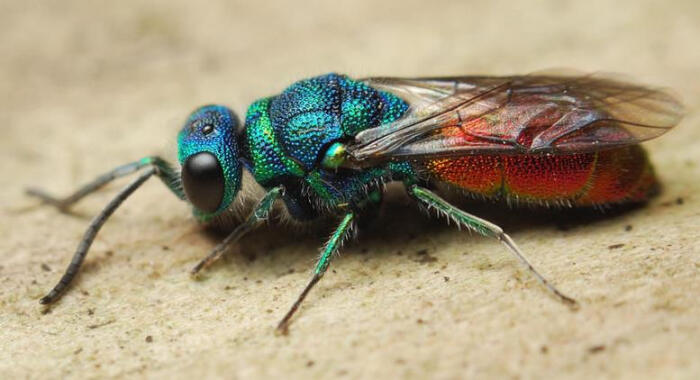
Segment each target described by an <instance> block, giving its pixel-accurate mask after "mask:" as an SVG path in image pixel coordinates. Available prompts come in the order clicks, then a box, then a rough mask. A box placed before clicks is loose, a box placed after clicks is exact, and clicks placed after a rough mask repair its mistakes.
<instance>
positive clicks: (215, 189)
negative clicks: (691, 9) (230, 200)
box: [182, 152, 224, 213]
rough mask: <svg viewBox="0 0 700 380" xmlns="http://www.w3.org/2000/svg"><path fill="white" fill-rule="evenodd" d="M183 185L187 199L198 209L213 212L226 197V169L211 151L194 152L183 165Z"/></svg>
mask: <svg viewBox="0 0 700 380" xmlns="http://www.w3.org/2000/svg"><path fill="white" fill-rule="evenodd" d="M182 185H183V187H184V188H185V194H186V195H187V199H189V201H190V202H191V203H192V205H194V207H196V208H197V209H199V210H201V211H204V212H207V213H213V212H215V211H216V210H218V209H219V205H221V201H222V200H223V198H224V171H223V170H222V169H221V165H220V164H219V160H217V159H216V156H214V155H213V154H211V153H209V152H200V153H197V154H193V155H191V156H189V157H188V158H187V160H185V164H184V165H183V167H182Z"/></svg>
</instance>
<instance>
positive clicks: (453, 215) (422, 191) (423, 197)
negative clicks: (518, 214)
mask: <svg viewBox="0 0 700 380" xmlns="http://www.w3.org/2000/svg"><path fill="white" fill-rule="evenodd" d="M409 192H410V193H411V194H412V195H413V196H415V197H416V198H417V199H418V200H420V201H421V202H423V203H424V204H426V205H427V206H428V207H432V208H434V209H436V210H437V211H438V212H440V213H442V214H445V215H446V216H447V217H448V218H450V219H452V220H454V221H455V222H457V223H458V225H464V226H466V227H468V228H470V229H472V230H474V231H476V232H478V233H480V234H481V235H484V236H488V237H493V238H496V239H498V241H500V242H501V243H503V245H505V246H506V247H508V249H509V250H510V252H511V253H512V254H513V255H514V256H515V257H516V258H517V259H518V260H519V261H520V262H521V263H522V264H523V266H525V268H527V270H528V271H529V272H530V273H531V274H532V275H533V276H534V277H535V278H536V279H537V281H539V283H540V284H542V285H543V286H544V287H545V288H546V289H547V290H548V291H549V292H550V293H551V294H552V295H554V296H555V297H556V298H557V299H559V300H560V301H561V302H563V303H565V304H567V305H569V306H570V307H572V308H577V307H578V303H577V302H576V300H574V299H573V298H571V297H568V296H566V295H564V294H563V293H562V292H560V291H559V290H558V289H557V288H555V287H554V285H552V284H550V283H549V281H547V279H545V278H544V277H543V276H542V275H541V274H540V273H539V272H538V271H537V270H536V269H535V268H534V267H533V266H532V264H530V262H529V261H528V260H527V259H526V258H525V256H524V255H523V253H522V252H521V251H520V249H519V248H518V246H517V245H515V242H514V241H513V239H511V237H510V236H508V235H507V234H506V233H505V232H503V230H502V229H501V227H498V226H497V225H495V224H493V223H491V222H489V221H486V220H484V219H481V218H479V217H476V216H474V215H471V214H469V213H466V212H464V211H462V210H460V209H458V208H457V207H455V206H453V205H451V204H450V203H448V202H447V201H445V200H444V199H442V198H440V197H439V196H438V195H437V194H435V193H433V192H432V191H430V190H428V189H426V188H423V187H420V186H415V185H414V186H412V187H411V188H410V189H409Z"/></svg>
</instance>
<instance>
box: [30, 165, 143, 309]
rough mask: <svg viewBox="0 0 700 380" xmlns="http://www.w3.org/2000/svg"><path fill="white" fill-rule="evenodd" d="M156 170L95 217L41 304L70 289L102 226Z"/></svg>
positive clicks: (140, 178)
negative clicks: (68, 262)
mask: <svg viewBox="0 0 700 380" xmlns="http://www.w3.org/2000/svg"><path fill="white" fill-rule="evenodd" d="M156 171H157V170H156V169H155V168H151V169H149V170H147V171H145V172H144V173H142V174H141V175H140V176H139V177H138V178H136V180H134V181H133V182H131V183H130V184H129V185H128V186H126V187H125V188H123V189H122V190H121V191H120V192H119V193H118V194H117V195H116V196H115V197H114V199H112V200H111V201H110V202H109V203H107V205H106V206H105V208H104V209H102V211H101V212H100V213H99V214H97V216H95V218H94V219H93V220H92V221H91V222H90V225H89V226H88V228H87V230H85V234H84V235H83V239H82V240H81V241H80V244H78V248H77V249H76V251H75V254H74V255H73V259H71V262H70V264H68V268H66V272H65V273H64V274H63V276H62V277H61V279H60V280H59V281H58V283H57V284H56V286H54V287H53V289H51V291H50V292H49V294H47V295H46V296H44V297H43V298H42V299H41V300H39V302H40V303H42V304H44V305H46V304H50V303H52V302H54V301H56V300H57V299H58V297H60V296H61V294H62V293H63V292H64V291H65V290H66V288H68V285H69V284H70V283H71V281H73V278H75V275H76V274H77V273H78V269H80V266H81V265H82V264H83V260H85V256H87V252H88V250H89V249H90V245H92V242H93V240H95V236H97V232H99V231H100V228H102V225H103V224H104V223H105V222H106V221H107V219H108V218H109V217H110V216H111V215H112V213H114V211H115V210H116V209H117V208H118V207H119V205H121V204H122V202H124V201H125V200H126V198H128V197H129V195H131V194H132V193H133V192H134V191H136V189H138V188H139V186H141V185H143V183H144V182H146V180H147V179H149V178H151V176H152V175H154V174H156Z"/></svg>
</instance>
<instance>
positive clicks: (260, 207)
mask: <svg viewBox="0 0 700 380" xmlns="http://www.w3.org/2000/svg"><path fill="white" fill-rule="evenodd" d="M281 194H282V188H281V187H276V188H274V189H272V190H270V191H268V192H267V194H265V196H264V197H263V198H262V199H261V200H260V202H258V204H257V205H256V206H255V209H254V210H253V212H252V213H251V214H250V216H248V219H246V221H245V222H243V223H241V224H240V225H238V227H236V228H235V229H234V230H233V232H231V234H229V235H228V236H227V237H226V238H225V239H224V240H223V241H222V242H221V243H219V244H218V245H217V246H216V247H214V249H213V250H212V251H211V253H209V255H208V256H207V257H205V258H204V259H202V260H201V261H200V262H199V263H198V264H197V265H196V266H195V267H194V268H192V270H191V271H190V274H191V275H192V276H196V275H197V274H198V273H199V272H200V271H201V270H202V269H204V268H206V267H208V266H209V265H211V264H212V263H214V262H215V261H217V260H218V259H220V258H221V256H223V255H224V253H225V252H226V249H227V248H228V247H229V246H230V245H231V244H233V243H235V242H236V241H238V239H240V238H241V237H243V235H245V234H247V233H248V232H250V231H251V230H253V229H254V228H255V227H257V226H258V225H260V223H262V222H263V221H265V220H266V219H267V218H268V217H269V215H270V210H271V209H272V206H273V205H274V204H275V200H277V198H279V196H280V195H281Z"/></svg>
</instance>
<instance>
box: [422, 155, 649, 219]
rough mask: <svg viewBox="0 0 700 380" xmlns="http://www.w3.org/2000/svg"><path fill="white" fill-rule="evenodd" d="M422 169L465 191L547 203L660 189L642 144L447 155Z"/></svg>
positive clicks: (580, 202)
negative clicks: (588, 149) (578, 150)
mask: <svg viewBox="0 0 700 380" xmlns="http://www.w3.org/2000/svg"><path fill="white" fill-rule="evenodd" d="M424 165H425V166H424V168H425V170H426V171H427V172H428V173H427V174H429V175H430V178H431V179H433V180H437V181H439V182H444V183H447V184H450V185H453V186H457V187H459V188H460V189H463V190H465V191H467V192H470V193H473V194H476V195H481V196H485V197H488V198H497V199H505V200H508V201H517V202H524V203H534V204H543V205H572V206H594V205H603V204H610V203H622V202H639V201H644V200H646V199H648V198H649V196H651V195H652V194H653V193H654V192H655V190H656V188H657V186H658V184H657V181H656V178H655V176H654V172H653V169H652V167H651V164H650V163H649V160H648V159H647V156H646V153H645V152H644V150H643V149H642V148H641V147H640V146H638V145H631V146H626V147H622V148H615V149H610V150H603V151H599V152H593V153H578V154H557V155H553V154H537V155H525V154H524V155H471V156H461V157H449V158H439V159H432V160H430V161H427V162H426V163H425V164H424Z"/></svg>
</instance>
